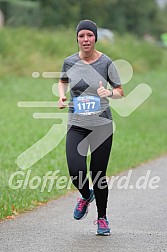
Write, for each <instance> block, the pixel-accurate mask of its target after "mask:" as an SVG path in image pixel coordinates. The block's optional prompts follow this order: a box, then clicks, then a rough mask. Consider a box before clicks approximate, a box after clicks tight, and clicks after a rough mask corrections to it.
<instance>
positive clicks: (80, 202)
mask: <svg viewBox="0 0 167 252" xmlns="http://www.w3.org/2000/svg"><path fill="white" fill-rule="evenodd" d="M88 205H89V203H88V202H87V200H84V199H78V207H77V210H78V211H82V210H83V208H84V206H88Z"/></svg>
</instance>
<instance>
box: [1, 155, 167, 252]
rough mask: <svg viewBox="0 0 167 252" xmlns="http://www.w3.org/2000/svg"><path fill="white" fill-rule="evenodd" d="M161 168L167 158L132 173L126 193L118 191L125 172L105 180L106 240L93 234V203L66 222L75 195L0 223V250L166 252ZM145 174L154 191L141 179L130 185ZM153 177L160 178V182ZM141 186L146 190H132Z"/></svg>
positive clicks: (166, 205) (166, 199)
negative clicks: (109, 230)
mask: <svg viewBox="0 0 167 252" xmlns="http://www.w3.org/2000/svg"><path fill="white" fill-rule="evenodd" d="M149 170H151V171H150V173H149ZM166 170H167V157H162V158H159V159H157V160H154V161H151V162H148V163H147V164H143V165H140V166H139V167H137V168H136V169H135V170H133V172H132V174H131V178H130V181H129V183H128V188H129V186H130V185H131V189H118V187H119V186H123V185H124V186H126V183H125V182H126V179H125V178H126V177H123V176H128V174H130V173H128V171H126V172H124V173H121V174H119V178H118V180H117V183H116V181H115V183H113V186H112V185H111V181H110V188H111V189H110V194H109V203H108V218H109V220H110V223H111V226H112V235H111V236H108V237H99V236H96V235H95V232H96V226H95V225H94V224H93V221H94V220H95V219H96V208H95V202H93V203H92V204H91V206H90V208H89V213H88V215H87V217H86V218H85V219H83V220H82V221H76V220H74V219H73V218H72V212H73V206H75V204H76V198H77V197H78V196H79V194H78V193H77V192H75V193H70V194H68V195H67V196H64V197H61V198H60V199H58V200H55V201H52V202H50V203H48V204H47V205H45V206H42V207H40V208H38V209H36V210H34V211H32V212H29V213H25V214H22V215H19V216H18V217H17V218H16V219H15V220H6V221H4V222H2V223H0V252H13V251H16V252H23V251H24V252H39V251H41V252H52V251H56V252H59V251H60V252H61V251H62V252H66V251H69V252H77V251H79V252H85V251H86V252H94V251H95V252H96V251H97V252H106V251H112V252H126V251H130V252H147V251H148V252H151V251H155V252H164V251H167V185H166V184H167V171H166ZM146 174H147V178H148V182H149V183H150V186H151V183H152V185H153V186H157V185H158V187H157V188H156V189H150V188H149V186H148V185H149V183H147V186H146V183H145V184H143V183H144V180H141V181H140V183H139V184H136V182H139V178H140V179H142V177H141V176H146ZM154 176H158V177H160V181H159V182H158V178H157V177H155V178H153V177H154ZM123 178H124V179H123ZM121 179H122V182H121ZM151 179H152V180H151ZM156 179H157V181H156ZM150 181H151V182H150ZM153 182H154V183H153ZM142 184H143V185H145V186H146V189H136V186H137V187H138V186H142ZM114 185H115V186H114ZM132 185H133V189H132Z"/></svg>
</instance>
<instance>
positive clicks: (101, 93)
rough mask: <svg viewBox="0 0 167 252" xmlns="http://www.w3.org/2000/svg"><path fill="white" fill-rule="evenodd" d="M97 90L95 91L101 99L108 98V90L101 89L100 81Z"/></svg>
mask: <svg viewBox="0 0 167 252" xmlns="http://www.w3.org/2000/svg"><path fill="white" fill-rule="evenodd" d="M99 86H100V87H99V88H98V89H97V93H98V95H99V96H100V97H101V98H104V97H108V96H110V94H111V93H110V90H108V89H106V88H105V87H103V83H102V81H100V82H99Z"/></svg>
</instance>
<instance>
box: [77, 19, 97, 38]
mask: <svg viewBox="0 0 167 252" xmlns="http://www.w3.org/2000/svg"><path fill="white" fill-rule="evenodd" d="M81 30H89V31H92V32H93V33H94V35H95V42H96V41H97V26H96V24H95V23H94V22H93V21H91V20H81V21H80V22H79V24H78V25H77V37H78V32H79V31H81ZM77 41H78V39H77Z"/></svg>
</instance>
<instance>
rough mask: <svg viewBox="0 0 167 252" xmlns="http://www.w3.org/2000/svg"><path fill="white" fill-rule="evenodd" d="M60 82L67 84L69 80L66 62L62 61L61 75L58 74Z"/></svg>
mask: <svg viewBox="0 0 167 252" xmlns="http://www.w3.org/2000/svg"><path fill="white" fill-rule="evenodd" d="M60 80H61V81H62V82H65V83H68V82H69V78H68V75H67V72H66V62H65V61H64V63H63V66H62V70H61V74H60Z"/></svg>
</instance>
